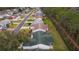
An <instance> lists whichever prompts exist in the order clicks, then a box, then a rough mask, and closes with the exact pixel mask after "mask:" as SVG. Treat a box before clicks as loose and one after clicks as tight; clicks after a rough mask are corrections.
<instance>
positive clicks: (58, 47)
mask: <svg viewBox="0 0 79 59" xmlns="http://www.w3.org/2000/svg"><path fill="white" fill-rule="evenodd" d="M43 21H44V23H46V24H48V27H49V33H50V34H51V35H52V37H53V39H54V40H53V41H54V42H53V47H54V50H55V51H68V48H67V46H66V45H65V43H64V41H63V39H62V38H61V36H60V34H59V33H58V31H57V30H56V28H55V26H54V24H52V22H51V21H50V19H48V18H45V19H44V20H43Z"/></svg>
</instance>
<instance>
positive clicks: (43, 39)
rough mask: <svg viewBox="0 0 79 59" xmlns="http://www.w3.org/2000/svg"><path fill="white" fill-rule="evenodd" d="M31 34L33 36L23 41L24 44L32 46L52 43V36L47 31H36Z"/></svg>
mask: <svg viewBox="0 0 79 59" xmlns="http://www.w3.org/2000/svg"><path fill="white" fill-rule="evenodd" d="M32 34H33V38H32V39H31V40H30V41H29V42H24V46H27V45H28V46H32V45H37V44H45V45H50V44H51V43H53V38H52V36H51V35H50V34H49V33H47V32H43V31H37V32H34V33H32Z"/></svg>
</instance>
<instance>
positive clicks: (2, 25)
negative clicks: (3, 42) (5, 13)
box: [0, 19, 10, 29]
mask: <svg viewBox="0 0 79 59" xmlns="http://www.w3.org/2000/svg"><path fill="white" fill-rule="evenodd" d="M9 23H10V21H9V20H8V19H6V20H2V21H0V29H7V24H9Z"/></svg>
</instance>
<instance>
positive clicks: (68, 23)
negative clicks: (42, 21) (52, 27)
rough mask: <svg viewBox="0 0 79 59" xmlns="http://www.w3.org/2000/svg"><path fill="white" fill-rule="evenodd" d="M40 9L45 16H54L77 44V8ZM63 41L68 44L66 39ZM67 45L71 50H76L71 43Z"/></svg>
mask: <svg viewBox="0 0 79 59" xmlns="http://www.w3.org/2000/svg"><path fill="white" fill-rule="evenodd" d="M41 9H42V11H43V12H44V13H45V14H46V16H48V17H49V16H50V17H52V18H54V19H55V20H56V21H57V22H58V23H59V24H60V25H61V26H62V27H63V28H64V29H65V30H66V32H67V33H68V34H69V35H70V36H71V37H72V38H73V39H74V41H75V42H76V43H77V44H78V45H79V8H69V7H57V8H56V7H54V8H53V7H47V8H41ZM52 21H53V20H52ZM64 38H65V37H64ZM65 41H66V44H67V45H68V44H69V42H68V43H67V41H68V39H67V40H66V39H65ZM68 46H69V48H70V49H71V50H76V49H75V48H74V47H73V46H72V45H71V44H70V45H68Z"/></svg>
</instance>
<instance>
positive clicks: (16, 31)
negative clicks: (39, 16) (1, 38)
mask: <svg viewBox="0 0 79 59" xmlns="http://www.w3.org/2000/svg"><path fill="white" fill-rule="evenodd" d="M32 12H33V11H31V12H30V13H29V15H27V16H26V17H25V18H24V20H23V21H22V22H21V23H20V24H19V25H18V26H17V27H16V28H15V29H14V30H13V33H18V32H19V30H20V28H21V27H22V26H23V24H24V23H25V21H26V20H27V19H28V18H29V16H30V15H31V14H32Z"/></svg>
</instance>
